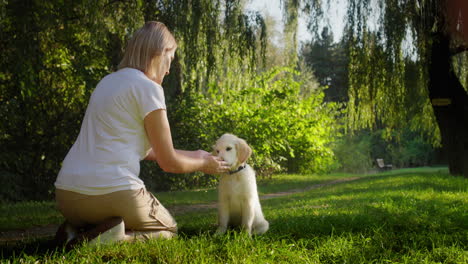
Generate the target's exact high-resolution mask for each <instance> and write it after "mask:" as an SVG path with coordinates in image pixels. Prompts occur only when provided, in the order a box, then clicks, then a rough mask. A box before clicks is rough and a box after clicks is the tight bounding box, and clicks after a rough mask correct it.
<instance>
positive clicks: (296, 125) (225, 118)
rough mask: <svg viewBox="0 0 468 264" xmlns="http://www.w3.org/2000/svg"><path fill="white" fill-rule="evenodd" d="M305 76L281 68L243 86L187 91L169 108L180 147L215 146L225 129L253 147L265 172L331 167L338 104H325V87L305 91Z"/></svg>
mask: <svg viewBox="0 0 468 264" xmlns="http://www.w3.org/2000/svg"><path fill="white" fill-rule="evenodd" d="M301 78H303V77H302V76H301V75H300V74H299V73H298V72H296V71H294V70H292V69H290V68H276V69H273V70H270V71H268V72H266V73H264V74H260V75H259V76H258V77H257V78H255V79H254V80H252V81H248V80H246V81H245V86H244V87H243V89H240V90H233V89H225V87H222V84H217V85H211V86H210V89H209V90H208V93H207V95H205V96H204V95H201V94H195V93H193V94H190V95H189V96H187V95H185V96H184V97H183V98H182V100H180V101H179V102H178V103H177V104H175V105H176V107H174V109H171V111H172V113H171V111H169V112H170V113H171V114H172V115H173V116H174V118H172V120H174V122H173V123H172V128H173V134H174V143H175V144H176V147H177V146H183V147H186V148H189V149H196V148H200V147H202V148H204V149H206V150H210V149H211V147H212V145H213V144H214V142H215V141H216V139H217V138H219V137H220V136H221V135H222V134H224V133H232V134H235V135H237V136H239V137H241V138H244V139H245V140H247V142H248V143H249V145H250V146H251V147H252V150H253V155H252V159H251V161H250V163H251V164H252V165H253V166H254V168H255V169H256V170H257V172H258V173H259V175H261V176H269V175H271V173H273V172H279V171H288V172H302V173H305V172H326V171H329V170H330V169H331V167H332V165H333V164H334V155H333V152H332V150H331V148H330V144H331V142H333V141H334V139H335V138H336V137H337V136H336V135H337V130H338V125H337V122H336V116H337V113H338V111H337V109H338V107H337V105H336V104H332V103H328V104H326V103H324V102H323V92H322V91H321V90H316V91H312V92H310V93H308V94H309V95H307V96H305V95H303V94H301V86H302V85H304V83H303V81H302V80H303V79H301Z"/></svg>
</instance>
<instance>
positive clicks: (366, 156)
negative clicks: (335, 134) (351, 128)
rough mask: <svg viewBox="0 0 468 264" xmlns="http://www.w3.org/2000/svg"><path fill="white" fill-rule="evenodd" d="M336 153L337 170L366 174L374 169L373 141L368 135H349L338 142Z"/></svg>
mask: <svg viewBox="0 0 468 264" xmlns="http://www.w3.org/2000/svg"><path fill="white" fill-rule="evenodd" d="M334 152H335V155H336V158H337V164H336V165H337V168H336V169H338V170H340V171H343V172H350V173H365V172H367V171H368V170H369V169H370V168H372V162H373V159H372V156H371V152H372V141H371V136H370V135H369V134H367V133H361V134H358V135H353V136H351V135H347V136H346V137H343V138H341V139H340V140H339V141H337V143H336V145H335V147H334Z"/></svg>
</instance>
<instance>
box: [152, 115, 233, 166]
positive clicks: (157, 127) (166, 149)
mask: <svg viewBox="0 0 468 264" xmlns="http://www.w3.org/2000/svg"><path fill="white" fill-rule="evenodd" d="M144 124H145V130H146V134H147V136H148V139H149V141H150V143H151V146H152V150H151V152H150V154H149V155H148V157H147V159H152V160H155V161H156V162H157V163H158V164H159V166H160V167H161V168H162V169H163V170H164V171H166V172H171V173H188V172H195V171H202V172H204V173H207V174H217V173H223V172H227V171H228V170H229V167H228V166H227V164H226V162H224V161H222V160H221V159H220V158H218V157H214V156H211V155H201V157H197V155H195V154H196V153H197V152H198V151H194V152H190V151H180V150H176V149H174V146H173V143H172V136H171V129H170V126H169V121H168V119H167V113H166V110H164V109H159V110H155V111H153V112H151V113H149V114H148V115H147V116H146V117H145V120H144ZM200 153H201V152H200ZM200 153H199V154H200Z"/></svg>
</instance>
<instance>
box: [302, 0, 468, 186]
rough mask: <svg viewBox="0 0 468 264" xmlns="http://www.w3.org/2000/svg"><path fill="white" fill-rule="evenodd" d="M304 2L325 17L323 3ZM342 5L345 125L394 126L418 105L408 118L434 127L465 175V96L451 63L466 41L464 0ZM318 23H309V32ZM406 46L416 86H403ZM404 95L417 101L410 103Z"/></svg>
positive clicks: (357, 0) (452, 163) (353, 0)
mask: <svg viewBox="0 0 468 264" xmlns="http://www.w3.org/2000/svg"><path fill="white" fill-rule="evenodd" d="M304 1H305V2H306V3H307V4H308V7H310V10H311V14H313V15H314V17H313V18H314V19H317V20H320V19H326V17H325V16H323V14H324V13H325V11H324V10H323V5H322V4H323V2H322V1H319V0H304ZM332 2H333V1H330V0H328V2H327V3H328V5H332V4H333V3H332ZM345 2H346V3H347V17H346V31H347V34H346V37H347V38H348V41H349V43H350V49H349V56H350V64H349V78H350V86H349V93H348V94H349V98H350V101H349V104H348V109H349V119H350V123H351V125H352V126H354V127H355V128H357V127H373V126H375V124H376V121H379V122H382V123H383V124H385V125H386V126H388V127H396V126H399V125H401V124H403V123H405V122H409V121H411V120H408V112H409V111H407V109H408V108H414V107H415V105H417V107H418V108H419V109H420V113H421V114H420V116H419V117H417V118H415V120H418V121H419V122H414V120H413V122H414V123H415V125H416V126H420V128H421V129H423V130H426V131H430V130H432V131H434V130H436V129H437V128H438V129H439V130H440V136H441V142H442V145H443V147H444V148H445V149H446V150H447V151H446V152H445V153H447V154H448V155H449V157H448V160H449V168H450V172H451V173H452V174H456V175H461V174H463V175H465V177H468V136H467V135H468V94H467V91H466V89H464V87H463V85H462V82H460V78H459V76H457V75H456V71H455V68H454V64H453V63H452V58H453V56H454V55H456V54H458V53H460V52H463V51H465V50H466V47H467V46H468V45H467V44H468V29H467V26H466V25H467V24H468V2H466V1H464V0H416V1H414V0H403V1H396V0H347V1H345ZM373 23H375V24H376V25H372V24H373ZM319 25H320V23H318V22H316V23H312V27H311V29H312V31H313V32H316V34H317V32H319V27H318V26H319ZM412 43H413V44H412ZM408 50H410V52H408V53H412V54H410V55H411V56H410V57H411V58H412V59H413V60H415V61H416V64H417V67H418V72H419V75H420V78H419V80H420V82H419V83H418V84H417V85H415V86H409V85H405V72H406V71H407V70H409V68H408V67H407V65H406V63H405V60H406V59H407V56H405V52H406V51H408ZM462 78H464V77H463V76H462ZM406 98H420V99H419V100H418V101H414V102H411V101H408V100H406ZM421 98H423V99H421ZM431 116H433V117H434V118H431ZM431 125H433V126H431ZM434 125H435V126H434Z"/></svg>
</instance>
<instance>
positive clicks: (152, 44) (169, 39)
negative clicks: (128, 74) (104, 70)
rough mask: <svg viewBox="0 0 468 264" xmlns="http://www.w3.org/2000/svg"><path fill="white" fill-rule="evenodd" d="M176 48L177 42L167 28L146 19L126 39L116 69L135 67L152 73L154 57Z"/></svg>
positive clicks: (158, 57) (157, 57) (156, 57)
mask: <svg viewBox="0 0 468 264" xmlns="http://www.w3.org/2000/svg"><path fill="white" fill-rule="evenodd" d="M175 48H177V42H176V40H175V38H174V36H173V35H172V33H171V32H170V31H169V29H168V28H167V27H166V25H164V24H163V23H161V22H156V21H148V22H146V23H145V25H144V26H143V27H141V28H140V29H138V30H137V31H136V32H135V33H134V34H133V36H132V38H131V39H130V40H129V41H128V44H127V48H126V50H125V54H124V56H123V59H122V60H121V61H120V63H119V66H118V69H122V68H126V67H129V68H135V69H138V70H140V71H142V72H144V73H153V72H154V70H155V69H153V67H154V64H155V63H153V61H154V60H155V59H157V60H159V59H160V56H161V55H163V54H164V52H166V51H170V50H173V49H175Z"/></svg>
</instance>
